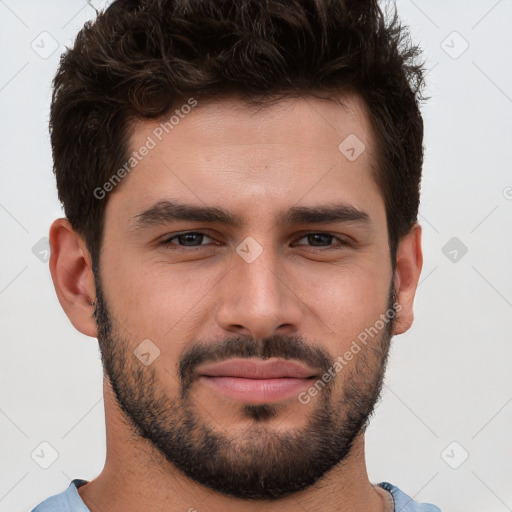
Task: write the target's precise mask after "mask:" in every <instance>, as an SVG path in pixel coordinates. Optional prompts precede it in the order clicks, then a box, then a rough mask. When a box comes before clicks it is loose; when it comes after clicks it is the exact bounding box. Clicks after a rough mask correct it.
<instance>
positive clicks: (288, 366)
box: [198, 359, 315, 379]
mask: <svg viewBox="0 0 512 512" xmlns="http://www.w3.org/2000/svg"><path fill="white" fill-rule="evenodd" d="M198 373H199V374H200V375H204V376H206V377H240V378H245V379H279V378H286V377H287V378H295V379H307V378H309V377H314V376H315V371H314V370H311V369H310V368H308V367H307V366H303V365H301V364H299V363H296V362H294V361H286V360H283V359H267V360H264V361H263V360H257V359H254V360H251V359H230V360H228V361H223V362H221V363H212V364H209V365H205V366H203V367H201V368H200V369H199V370H198Z"/></svg>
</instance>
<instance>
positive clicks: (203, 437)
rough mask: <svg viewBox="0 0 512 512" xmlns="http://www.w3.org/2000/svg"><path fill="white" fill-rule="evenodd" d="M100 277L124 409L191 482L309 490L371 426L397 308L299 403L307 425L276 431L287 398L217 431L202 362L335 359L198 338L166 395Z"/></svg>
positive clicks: (249, 490)
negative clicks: (198, 393)
mask: <svg viewBox="0 0 512 512" xmlns="http://www.w3.org/2000/svg"><path fill="white" fill-rule="evenodd" d="M96 274H98V275H96V297H97V301H96V308H95V312H94V316H95V319H96V323H97V326H98V341H99V345H100V351H101V359H102V364H103V368H104V373H105V374H106V376H107V377H108V378H109V381H110V384H111V387H112V390H113V391H114V395H115V398H116V401H117V403H118V406H119V408H120V410H121V411H122V412H123V413H124V416H125V419H126V420H127V423H128V425H129V426H130V428H131V429H132V430H133V433H134V434H135V435H136V436H138V437H140V438H143V439H146V440H147V441H149V442H150V443H151V444H152V445H153V447H154V448H156V450H157V452H158V453H159V454H161V455H162V456H163V457H164V458H165V459H166V460H167V461H168V462H170V463H171V464H172V465H173V466H174V467H176V468H177V469H178V470H180V471H181V472H182V473H183V474H185V475H186V476H188V477H189V478H191V479H192V480H194V481H196V482H198V483H200V484H202V485H204V486H206V487H208V488H210V489H213V490H214V491H217V492H219V493H222V494H225V495H228V496H231V497H236V498H240V499H244V500H275V499H279V498H283V497H285V496H288V495H291V494H293V493H296V492H299V491H302V490H304V489H306V488H308V487H310V486H311V485H313V484H314V483H315V482H317V481H318V480H319V479H320V478H322V477H323V476H324V475H325V474H326V473H327V472H328V471H329V470H331V469H332V468H334V467H335V466H337V465H339V464H341V463H342V462H343V461H344V460H345V459H346V458H347V456H348V455H349V453H350V451H351V448H352V446H353V443H354V440H355V439H356V437H357V436H358V434H360V433H361V432H364V430H365V429H366V427H367V425H368V422H369V419H370V417H371V415H372V414H373V412H374V408H375V405H376V404H377V402H378V401H379V398H380V393H381V389H382V383H383V378H384V373H385V368H386V364H387V357H388V352H389V346H390V341H391V337H392V332H393V323H394V318H395V315H394V314H393V315H392V316H391V318H390V319H389V318H388V320H387V321H386V323H385V327H384V328H383V329H382V332H381V333H379V337H377V336H376V337H375V338H374V339H372V341H371V342H370V343H368V344H367V345H366V344H365V346H363V347H361V349H360V351H359V352H358V354H357V356H355V357H354V359H353V360H352V361H351V362H350V363H348V364H347V365H346V366H345V367H343V369H342V370H340V371H338V372H337V374H336V375H335V376H334V377H333V378H332V379H331V380H330V381H329V382H327V383H325V385H323V389H319V391H318V393H317V395H316V397H315V399H312V400H311V401H310V402H309V403H308V404H307V405H306V404H304V403H303V402H302V403H301V405H300V407H303V408H304V416H307V422H306V423H305V424H304V426H302V427H297V428H295V429H287V430H286V431H279V430H278V429H277V425H278V422H277V420H278V419H279V418H280V414H282V417H283V419H284V418H285V416H286V410H287V409H286V408H287V405H286V404H285V403H280V402H279V403H269V404H258V405H254V404H253V405H251V404H240V405H239V409H240V414H241V415H242V416H243V417H244V419H246V420H248V421H249V422H250V425H249V427H247V428H246V429H245V430H244V431H243V433H241V432H240V430H236V433H235V431H231V433H230V431H229V428H228V429H223V428H216V427H215V426H214V425H212V424H209V423H207V422H206V421H204V420H203V419H202V418H201V416H200V415H199V414H198V412H200V411H199V410H200V407H199V406H198V405H196V404H195V403H194V399H193V398H192V397H191V390H193V387H194V383H195V382H196V379H197V376H196V374H195V373H194V370H195V369H196V368H197V366H198V365H199V364H202V363H204V362H206V361H208V362H211V361H222V360H225V359H229V358H232V357H258V358H261V359H268V358H270V357H279V358H283V359H292V360H293V359H294V360H297V361H302V362H303V363H306V364H307V365H309V366H310V367H312V368H315V369H318V370H319V373H318V375H323V374H324V373H325V372H327V371H328V370H329V369H331V372H332V368H334V365H335V359H334V358H333V357H332V356H331V355H330V354H329V353H328V352H327V351H326V350H325V349H323V348H321V347H319V346H317V345H314V344H311V343H305V342H304V340H303V339H301V338H299V337H296V336H293V337H292V336H272V337H268V338H265V339H263V340H259V341H258V340H255V339H252V338H249V337H241V336H236V337H231V338H227V339H225V340H224V341H223V342H221V343H215V344H214V343H205V342H197V343H192V344H191V345H190V348H188V349H187V350H185V351H184V352H183V354H182V355H181V357H180V359H179V361H178V365H177V367H178V371H177V375H176V377H177V380H178V382H179V383H180V393H179V395H177V396H168V395H167V394H166V393H165V392H164V391H163V390H164V385H163V381H164V379H163V376H162V375H161V374H160V375H159V374H158V373H157V371H156V368H155V366H144V365H143V364H141V362H140V361H139V360H138V359H137V358H136V357H135V356H134V353H133V350H134V346H133V343H130V341H129V340H128V339H126V338H123V337H122V336H121V334H120V327H119V326H118V325H117V322H115V319H113V318H112V316H111V314H110V311H109V307H108V304H107V303H106V301H105V298H104V296H103V293H102V289H101V283H100V280H99V272H97V273H96ZM394 299H395V291H394V289H393V285H391V289H390V293H389V297H388V311H392V312H393V313H394V312H395V309H394V308H395V302H394ZM386 316H388V315H386ZM160 348H162V347H160ZM345 351H346V349H344V350H343V352H345ZM331 375H332V373H331ZM341 377H343V386H341V384H340V383H339V381H341V380H342V379H341ZM315 381H316V378H315ZM313 384H314V382H313V381H312V385H313ZM322 384H324V383H322ZM337 388H338V389H337ZM336 391H337V398H334V397H335V393H333V392H336ZM271 421H274V425H273V426H270V425H269V423H270V422H271Z"/></svg>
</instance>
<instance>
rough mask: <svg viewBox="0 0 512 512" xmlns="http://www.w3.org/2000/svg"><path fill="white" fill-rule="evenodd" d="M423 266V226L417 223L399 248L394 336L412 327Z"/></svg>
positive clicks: (395, 278)
mask: <svg viewBox="0 0 512 512" xmlns="http://www.w3.org/2000/svg"><path fill="white" fill-rule="evenodd" d="M422 266H423V253H422V249H421V226H420V225H419V224H417V223H416V224H415V225H414V226H413V227H412V228H411V230H410V231H409V233H407V234H406V235H404V236H403V237H402V239H401V240H400V242H399V244H398V248H397V255H396V271H395V276H394V285H395V291H396V296H397V301H398V304H399V306H398V307H397V316H396V319H395V324H394V329H393V332H394V334H402V333H404V332H406V331H407V330H408V329H409V328H410V327H411V325H412V322H413V320H414V311H413V304H414V296H415V294H416V289H417V287H418V280H419V277H420V274H421V268H422Z"/></svg>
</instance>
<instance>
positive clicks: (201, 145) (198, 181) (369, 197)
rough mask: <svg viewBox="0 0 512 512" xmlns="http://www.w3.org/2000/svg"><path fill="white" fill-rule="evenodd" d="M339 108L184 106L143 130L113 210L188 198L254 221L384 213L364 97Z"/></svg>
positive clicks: (310, 100) (313, 103)
mask: <svg viewBox="0 0 512 512" xmlns="http://www.w3.org/2000/svg"><path fill="white" fill-rule="evenodd" d="M340 100H341V102H334V101H332V100H323V99H318V98H314V97H299V98H287V99H283V100H281V101H279V102H277V103H272V104H269V105H265V106H264V107H258V106H254V105H248V104H247V103H246V102H244V101H242V100H240V99H237V98H235V97H231V98H224V99H221V100H215V101H213V100H210V101H200V100H195V99H192V100H191V99H188V100H187V99H185V100H184V102H183V104H182V105H181V106H180V105H176V106H175V107H174V108H173V110H172V111H171V112H169V113H168V114H167V115H166V116H165V118H163V119H159V120H151V121H138V122H136V123H135V125H134V130H133V133H132V136H131V140H130V149H131V152H132V153H131V154H135V153H137V154H138V155H139V156H138V158H137V161H135V160H133V163H135V165H134V166H133V168H132V170H131V171H130V172H129V173H128V174H127V176H126V177H125V178H124V179H123V182H122V183H121V186H120V187H118V188H117V189H116V190H114V191H113V192H112V193H111V195H110V197H109V204H108V205H107V211H108V210H112V209H116V208H121V209H122V210H123V213H124V214H125V215H130V214H133V213H135V212H136V211H140V210H142V209H144V208H147V207H149V206H151V204H154V203H156V202H158V201H162V200H168V199H170V200H178V199H179V200H180V201H186V202H187V203H194V204H197V205H200V204H203V205H206V204H208V205H218V206H220V205H222V206H223V207H225V206H226V205H229V206H230V207H232V209H233V211H236V213H237V214H239V216H240V217H246V218H248V217H249V216H251V215H254V214H256V215H257V214H258V211H259V210H260V209H264V210H265V211H268V210H269V209H272V208H274V207H275V209H276V211H280V212H282V211H283V209H284V207H285V206H286V205H287V204H289V205H292V204H299V203H304V204H324V203H334V202H340V201H343V202H346V203H348V204H351V205H352V206H354V207H356V208H359V209H370V210H371V209H373V210H374V211H375V213H376V214H377V212H376V210H378V209H379V208H380V209H382V203H383V200H382V198H381V194H380V191H379V189H378V187H377V185H376V183H375V181H374V179H373V176H372V173H373V171H372V166H374V165H375V163H376V161H375V154H374V153H375V152H374V142H373V135H372V132H371V126H370V122H369V118H368V116H367V114H366V111H365V106H364V103H363V101H362V100H361V99H360V98H359V97H358V96H356V95H345V96H344V97H343V98H340ZM194 103H195V104H194ZM190 105H194V106H192V107H190ZM143 148H149V149H146V150H143ZM141 153H144V156H143V157H142V158H141V157H140V155H141Z"/></svg>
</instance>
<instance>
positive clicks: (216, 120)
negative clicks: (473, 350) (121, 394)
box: [50, 94, 422, 512]
mask: <svg viewBox="0 0 512 512" xmlns="http://www.w3.org/2000/svg"><path fill="white" fill-rule="evenodd" d="M343 103H344V105H345V107H343V106H341V105H339V104H335V103H332V102H328V101H325V100H321V99H316V98H305V97H302V98H293V99H292V98H288V99H286V100H283V101H281V102H280V103H278V104H276V105H273V106H271V107H267V108H264V109H262V110H257V111H256V110H254V109H250V108H248V107H247V105H245V104H244V103H242V102H241V101H240V100H238V99H237V98H234V97H233V98H224V99H221V100H218V101H215V102H214V101H205V102H200V103H199V105H198V106H197V107H196V108H194V109H193V110H192V112H191V113H190V114H188V115H187V116H185V117H184V118H183V119H181V120H180V123H179V125H178V126H176V127H175V129H174V130H173V131H172V132H171V134H170V135H168V136H166V137H165V138H164V139H163V140H162V142H160V143H158V144H157V146H156V147H155V148H154V149H152V150H151V151H150V152H149V154H148V155H147V156H146V157H145V158H144V159H143V160H142V161H141V162H140V163H139V164H138V165H137V166H136V168H135V169H134V170H133V171H132V173H131V174H130V175H128V176H127V177H126V178H124V180H123V182H122V183H121V184H120V185H119V186H118V187H117V188H116V189H115V190H114V191H113V192H110V194H109V195H108V197H107V198H106V199H104V200H108V203H107V207H106V216H105V232H104V238H103V242H102V252H101V257H100V272H101V281H102V289H103V292H104V294H105V298H106V299H107V301H108V304H109V308H110V312H111V314H112V316H113V317H114V318H115V321H116V325H117V327H118V332H120V333H121V334H122V336H123V338H124V339H125V340H127V342H129V343H130V346H131V347H133V348H135V347H136V346H137V345H138V344H139V343H140V342H141V340H144V339H148V338H149V339H151V340H154V341H155V343H156V344H157V346H158V347H159V348H160V350H161V354H160V356H159V357H158V359H156V360H155V362H154V363H153V365H155V366H153V368H154V370H155V371H156V372H157V373H156V374H157V375H158V377H159V381H158V382H159V386H160V389H159V391H160V392H162V393H164V394H165V395H166V396H169V397H173V396H176V395H177V393H179V387H178V380H177V378H176V377H175V371H176V370H175V369H176V364H177V362H178V360H179V358H180V356H181V355H182V354H183V352H184V351H185V350H186V349H187V348H189V347H190V346H191V344H193V343H194V342H195V341H196V340H210V341H211V342H212V343H214V342H215V341H220V340H223V339H225V338H227V337H230V336H234V335H241V336H247V337H251V338H254V339H258V340H259V339H263V338H266V337H268V336H273V335H284V336H303V337H304V339H305V340H309V341H311V342H314V343H316V344H317V345H318V346H319V347H321V348H322V349H324V350H325V351H326V352H327V353H328V354H330V356H331V357H333V358H336V357H337V356H338V355H342V354H344V353H345V352H346V351H347V350H348V349H349V347H350V344H351V342H352V341H353V340H354V339H355V338H357V335H358V334H359V333H361V332H362V331H364V329H365V328H368V327H370V326H372V325H374V324H375V322H376V320H377V319H378V318H379V315H381V314H382V313H384V312H385V311H386V308H387V302H388V293H389V287H390V283H394V286H395V290H396V292H397V299H398V302H399V304H400V306H401V307H400V311H399V313H397V316H396V319H395V322H394V325H393V334H401V333H403V332H405V331H407V330H408V329H409V327H410V326H411V324H412V321H413V300H414V295H415V291H416V287H417V284H418V279H419V275H420V272H421V267H422V251H421V227H420V226H419V225H418V224H416V225H415V226H414V227H413V228H412V229H411V230H410V232H409V233H408V234H407V235H405V236H404V237H403V238H402V239H401V241H400V243H399V246H398V250H397V260H396V272H395V273H394V274H393V272H392V265H391V261H390V254H389V247H388V238H387V226H386V212H385V206H384V200H383V197H382V194H381V192H380V190H379V188H378V186H377V184H376V183H375V181H374V180H373V178H372V174H371V166H372V165H373V164H374V158H375V155H374V152H373V147H374V143H373V136H372V132H371V129H370V124H369V120H368V116H367V114H366V112H365V108H364V104H363V103H362V101H361V100H360V99H359V97H358V96H356V95H353V94H347V95H344V96H343ZM158 124H159V123H158V122H157V121H151V122H147V121H146V122H137V123H136V124H135V126H134V132H133V135H132V139H131V147H132V149H133V150H136V149H138V148H140V147H141V146H142V145H143V144H144V143H145V141H146V139H147V136H148V135H151V133H152V131H153V130H154V129H155V128H156V127H157V126H158ZM349 134H356V135H357V136H358V137H359V139H361V140H362V141H363V142H364V143H365V145H366V150H365V151H364V152H363V153H362V154H361V155H360V156H359V157H358V158H357V159H356V160H355V161H349V160H348V159H347V158H345V157H344V156H343V155H342V154H341V153H340V151H339V150H338V145H339V144H340V142H341V141H343V140H344V139H345V137H347V136H348V135H349ZM161 200H179V201H180V202H185V203H189V204H194V205H198V206H205V205H208V206H219V207H222V208H224V209H228V210H229V211H230V212H232V213H233V214H237V215H240V216H241V217H242V219H243V222H242V224H241V225H240V226H238V227H233V226H227V225H224V224H221V223H205V222H197V221H174V222H167V223H164V224H161V223H158V224H154V225H150V226H145V227H143V228H137V227H135V226H136V217H137V215H138V214H139V213H140V212H142V211H144V210H145V209H147V208H148V207H150V206H152V205H153V204H155V203H157V202H158V201H161ZM340 202H343V203H346V204H349V205H351V206H353V207H355V208H357V209H359V210H363V211H364V212H366V213H367V214H368V216H369V219H370V223H369V224H365V225H362V224H359V223H356V222H341V221H339V222H334V223H329V224H325V223H314V224H313V223H306V224H294V225H289V226H288V225H280V224H279V223H277V214H278V213H279V212H282V211H287V210H288V209H289V208H291V207H293V206H297V205H301V206H325V205H330V204H332V203H340ZM189 231H200V232H202V233H205V234H207V235H208V236H209V237H211V238H206V239H204V240H203V242H201V243H203V244H205V245H201V246H199V247H197V246H196V247H181V248H182V249H184V250H182V251H180V250H176V249H174V250H173V249H171V248H170V247H169V246H164V245H163V244H162V241H163V240H165V239H168V238H169V237H170V236H172V235H173V234H176V233H184V232H189ZM318 232H328V233H330V234H334V235H335V236H339V237H340V238H342V239H344V240H345V241H347V242H349V244H348V245H339V244H338V242H337V241H336V240H332V242H327V244H326V245H329V243H330V244H331V246H330V247H331V248H329V250H326V247H325V246H321V247H316V246H314V245H311V242H310V241H309V240H308V238H307V237H306V238H304V237H305V235H307V234H310V233H318ZM247 236H251V237H253V238H254V239H255V240H257V242H258V243H259V245H260V246H261V248H262V249H263V252H262V253H261V255H260V256H259V257H258V258H257V259H256V260H255V261H253V262H252V263H247V262H246V261H245V260H244V259H242V258H241V257H240V256H239V254H237V252H236V248H237V246H239V244H240V243H241V242H242V241H243V240H244V239H245V238H246V237H247ZM215 242H218V244H216V243H215ZM294 242H295V243H294ZM50 243H51V248H52V255H51V259H50V269H51V273H52V277H53V281H54V284H55V288H56V292H57V295H58V297H59V301H60V303H61V305H62V307H63V309H64V310H65V312H66V314H67V315H68V317H69V318H70V320H71V322H72V323H73V325H74V326H75V327H76V328H77V329H78V330H79V331H80V332H82V333H83V334H86V335H87V336H91V337H97V336H98V330H97V325H96V322H95V320H94V317H93V311H94V307H93V306H91V304H90V300H89V299H90V298H92V299H94V298H95V294H96V287H95V279H94V275H93V272H92V264H91V257H90V254H89V252H88V250H87V248H86V245H85V243H84V241H83V239H82V238H81V237H80V236H79V235H78V234H77V233H76V232H75V231H74V230H73V229H72V228H71V226H70V224H69V222H68V221H67V220H66V219H57V220H56V221H55V222H54V223H53V224H52V227H51V231H50ZM174 243H175V244H176V245H173V246H171V247H177V243H178V242H177V241H175V242H174ZM178 249H179V247H178ZM186 250H189V251H190V252H185V251H186ZM377 342H378V339H377V338H375V339H373V340H371V341H369V342H368V346H369V347H370V348H371V345H372V344H376V343H377ZM359 357H361V352H359V353H358V354H356V355H355V356H354V359H353V360H352V361H351V362H350V363H349V364H350V365H355V364H357V360H358V358H359ZM346 374H347V372H345V373H344V371H342V372H340V375H339V378H337V379H336V384H335V385H334V386H333V391H332V394H333V399H335V398H339V397H341V396H342V393H343V389H344V387H345V384H344V382H345V381H344V375H346ZM191 389H192V391H193V392H192V397H193V400H194V403H195V404H196V410H197V413H198V414H199V415H200V418H201V419H202V421H204V422H205V423H206V424H208V425H210V426H212V427H214V428H217V429H222V430H223V431H226V432H228V431H229V432H231V434H232V435H233V436H234V437H235V438H236V436H242V435H243V433H244V432H245V431H246V430H247V428H249V427H250V426H251V424H252V423H251V422H252V420H251V419H250V418H248V417H246V416H243V415H241V414H240V408H241V404H240V402H237V401H234V400H226V398H225V397H222V396H219V394H218V393H214V392H212V390H211V389H210V388H208V387H207V386H205V385H203V384H201V383H199V382H195V383H194V385H193V387H192V388H191ZM317 400H319V397H318V396H316V397H313V398H312V401H311V404H310V405H309V406H307V407H314V405H315V403H317V404H318V403H319V402H315V401H317ZM104 402H105V415H106V429H107V458H106V462H105V467H104V470H103V471H102V473H101V474H100V475H99V476H98V477H97V478H95V479H94V480H93V481H91V482H90V483H88V484H86V485H85V486H83V487H81V488H80V489H79V493H80V495H81V497H82V499H83V500H84V502H85V503H86V505H87V506H88V507H89V508H90V510H91V511H92V512H97V511H106V510H109V511H111V512H118V511H124V512H131V511H133V512H135V511H137V512H138V511H140V510H152V511H154V512H158V511H162V512H163V511H164V510H165V511H169V510H173V511H174V510H176V511H178V510H183V511H187V510H189V511H193V510H194V509H196V510H197V511H198V512H201V511H203V510H208V511H211V512H217V511H227V512H230V511H239V510H244V511H249V512H252V511H260V510H265V511H277V510H279V511H280V512H291V511H296V510H322V511H325V512H334V511H337V512H338V511H340V510H347V511H348V510H350V511H375V512H377V511H379V512H380V511H384V510H388V509H387V508H386V506H389V505H386V504H389V495H388V493H387V492H385V491H383V490H382V489H379V488H376V487H374V486H373V485H372V484H371V482H370V481H369V479H368V474H367V470H366V464H365V455H364V431H361V432H360V434H359V435H358V436H357V438H356V440H355V442H354V444H353V446H352V450H351V451H350V453H349V455H348V457H347V458H346V459H345V461H344V462H343V464H340V465H337V466H335V467H334V468H333V469H332V470H331V471H329V472H328V473H327V474H326V475H325V477H324V478H323V480H322V482H321V485H317V484H315V485H312V486H310V487H308V488H307V489H305V490H303V491H300V492H298V493H296V494H293V495H290V496H287V497H285V498H281V499H279V500H274V501H268V502H257V503H256V502H250V501H244V500H240V499H237V498H234V497H231V496H226V495H224V494H220V493H217V492H215V491H213V490H211V489H209V488H207V487H205V486H202V485H200V484H198V483H197V482H195V481H193V480H192V479H190V478H188V477H186V476H185V475H183V474H182V473H181V472H180V471H178V470H177V469H176V468H175V467H174V466H173V465H172V464H170V463H169V462H167V461H166V460H165V459H164V458H163V457H162V455H161V454H160V453H159V452H158V450H156V449H155V448H154V447H153V446H152V445H151V444H149V443H148V442H147V441H145V440H144V439H141V438H138V437H136V436H133V435H131V430H130V426H129V425H128V423H127V421H126V419H125V417H124V415H123V412H122V411H121V410H120V408H119V405H118V404H117V402H116V399H115V396H114V393H113V390H112V388H111V386H110V383H109V380H108V379H107V378H105V379H104ZM280 406H281V407H280V409H279V413H278V414H277V416H276V417H275V418H273V419H272V420H270V422H269V423H267V425H266V426H267V427H270V428H272V429H275V431H280V432H286V431H293V429H297V428H299V427H301V426H304V425H305V424H306V422H307V420H308V418H309V414H311V411H312V410H313V409H312V408H310V409H308V408H307V407H306V406H304V405H303V404H301V403H300V402H299V401H298V400H296V399H287V400H285V401H283V402H282V404H280Z"/></svg>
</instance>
